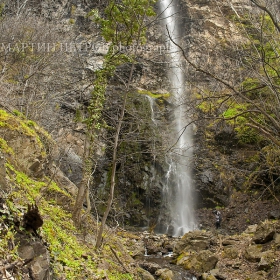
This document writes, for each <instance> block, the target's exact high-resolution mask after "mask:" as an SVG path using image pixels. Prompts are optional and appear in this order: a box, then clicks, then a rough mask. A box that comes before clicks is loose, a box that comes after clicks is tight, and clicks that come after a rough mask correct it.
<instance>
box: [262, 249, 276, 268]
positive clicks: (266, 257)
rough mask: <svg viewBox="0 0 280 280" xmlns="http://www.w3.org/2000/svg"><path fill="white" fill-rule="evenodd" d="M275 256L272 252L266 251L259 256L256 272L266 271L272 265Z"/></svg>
mask: <svg viewBox="0 0 280 280" xmlns="http://www.w3.org/2000/svg"><path fill="white" fill-rule="evenodd" d="M274 258H275V254H274V253H273V252H272V251H266V252H263V253H262V254H261V260H260V262H259V263H258V270H264V271H268V270H270V269H271V268H272V266H273V264H274Z"/></svg>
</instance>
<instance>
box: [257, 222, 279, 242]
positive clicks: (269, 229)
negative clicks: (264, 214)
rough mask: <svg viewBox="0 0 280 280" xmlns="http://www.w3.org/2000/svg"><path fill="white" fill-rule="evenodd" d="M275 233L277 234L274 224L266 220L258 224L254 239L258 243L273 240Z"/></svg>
mask: <svg viewBox="0 0 280 280" xmlns="http://www.w3.org/2000/svg"><path fill="white" fill-rule="evenodd" d="M274 234H275V226H274V224H273V223H267V222H264V223H261V224H259V225H258V227H257V230H256V232H255V235H254V238H253V241H254V242H255V243H256V244H264V243H267V242H269V241H271V240H272V239H273V236H274Z"/></svg>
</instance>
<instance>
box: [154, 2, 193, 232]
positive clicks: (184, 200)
mask: <svg viewBox="0 0 280 280" xmlns="http://www.w3.org/2000/svg"><path fill="white" fill-rule="evenodd" d="M175 2H176V1H174V0H160V1H159V5H160V12H161V22H162V26H163V27H164V29H165V36H166V44H170V48H169V49H170V53H169V54H168V57H169V58H168V61H167V62H168V65H169V67H168V73H167V74H168V78H169V81H170V85H171V93H172V98H171V103H172V104H173V106H174V120H173V121H172V124H171V127H172V130H173V131H171V132H170V133H169V134H170V137H172V139H170V141H171V147H172V148H171V149H170V152H169V154H168V156H167V160H166V161H167V164H168V166H169V168H168V171H167V172H166V175H165V176H166V178H165V186H164V188H163V204H164V207H165V208H167V212H168V215H169V216H170V217H169V219H168V220H167V221H165V225H164V226H162V225H161V231H163V232H166V233H169V234H172V235H173V236H180V235H183V234H184V233H186V232H188V231H190V230H193V228H194V225H195V221H194V215H193V193H192V154H193V152H192V146H193V140H192V128H191V126H187V127H186V125H187V124H188V123H189V119H188V117H187V116H186V112H187V110H188V106H187V105H186V101H187V97H186V90H185V75H184V71H183V67H182V61H183V59H182V57H181V52H180V51H179V49H178V47H176V45H174V44H173V43H172V41H171V40H170V38H169V36H168V33H169V35H170V37H171V38H172V40H173V41H175V42H176V43H178V44H180V37H181V30H180V12H179V10H178V8H177V7H178V6H176V3H175ZM167 29H168V32H167Z"/></svg>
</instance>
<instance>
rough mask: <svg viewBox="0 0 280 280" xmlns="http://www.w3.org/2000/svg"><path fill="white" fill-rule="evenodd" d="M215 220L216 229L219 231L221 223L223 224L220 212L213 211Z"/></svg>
mask: <svg viewBox="0 0 280 280" xmlns="http://www.w3.org/2000/svg"><path fill="white" fill-rule="evenodd" d="M213 213H214V215H215V218H216V229H219V228H220V227H221V222H222V214H221V212H220V211H218V210H214V211H213Z"/></svg>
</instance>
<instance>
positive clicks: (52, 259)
mask: <svg viewBox="0 0 280 280" xmlns="http://www.w3.org/2000/svg"><path fill="white" fill-rule="evenodd" d="M0 131H1V138H0V149H1V150H0V151H1V166H0V174H1V180H0V183H1V198H0V235H1V237H0V243H1V246H0V247H1V250H0V256H1V261H0V266H1V279H36V280H40V279H42V280H43V279H104V277H106V279H132V277H133V278H134V277H136V278H137V277H138V276H137V275H138V272H139V270H137V267H136V268H135V269H134V268H131V267H130V263H132V259H131V257H130V255H129V253H128V250H127V249H125V247H124V246H123V245H122V239H121V238H120V237H117V235H116V233H115V232H114V230H113V229H109V228H108V229H107V230H106V236H109V237H110V238H109V239H107V240H106V245H105V247H104V248H103V249H102V252H101V253H99V252H96V251H95V249H94V245H95V233H96V222H95V220H94V219H93V218H92V217H89V216H86V217H84V222H83V224H84V225H83V227H81V228H76V227H75V226H74V225H73V222H72V218H71V210H72V207H73V202H74V197H73V196H72V195H71V194H70V193H69V192H67V189H65V188H64V187H63V186H62V185H60V184H59V183H58V182H59V181H61V180H63V179H64V180H66V178H65V177H64V178H63V175H62V172H61V171H60V169H59V167H58V166H54V165H53V161H52V157H51V154H50V151H51V149H52V148H51V147H52V145H53V144H54V142H53V140H52V139H51V137H50V135H49V134H48V133H47V132H46V131H45V130H43V129H42V128H40V127H39V126H38V125H37V124H36V123H35V122H33V121H29V120H27V119H26V118H25V117H24V116H23V115H22V114H20V113H19V112H18V111H15V112H12V113H8V112H7V111H4V110H2V109H1V110H0ZM50 166H51V167H52V168H51V169H50V168H49V167H50ZM106 236H104V238H106ZM116 255H117V256H118V257H117V258H116ZM125 267H127V269H125ZM137 271H138V272H137ZM140 272H141V271H140ZM140 274H141V273H140ZM133 275H134V276H133Z"/></svg>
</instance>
